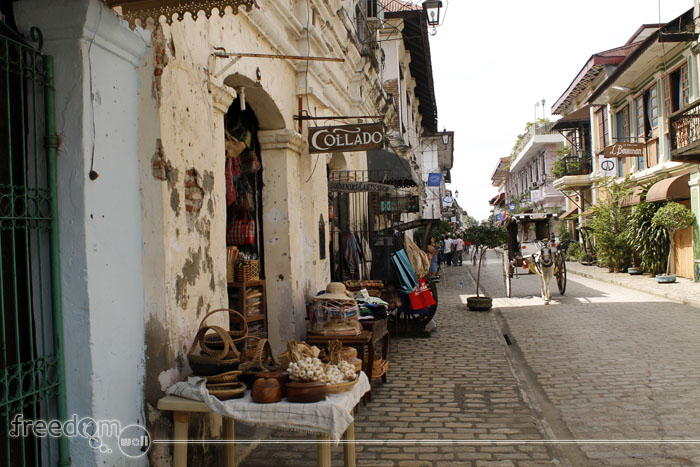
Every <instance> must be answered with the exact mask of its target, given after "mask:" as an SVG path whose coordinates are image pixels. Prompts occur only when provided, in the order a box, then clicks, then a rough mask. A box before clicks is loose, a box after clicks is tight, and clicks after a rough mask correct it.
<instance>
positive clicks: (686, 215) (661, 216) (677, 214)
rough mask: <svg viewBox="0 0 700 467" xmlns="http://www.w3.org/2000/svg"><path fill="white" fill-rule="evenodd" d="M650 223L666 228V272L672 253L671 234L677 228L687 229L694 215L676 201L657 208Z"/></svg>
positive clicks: (693, 220) (668, 268)
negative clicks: (667, 237) (667, 244)
mask: <svg viewBox="0 0 700 467" xmlns="http://www.w3.org/2000/svg"><path fill="white" fill-rule="evenodd" d="M651 223H652V225H654V226H656V227H661V228H663V229H665V230H666V232H667V233H668V236H669V242H668V243H669V247H668V249H669V252H668V262H667V263H666V274H669V273H670V272H671V254H672V253H673V234H674V233H676V231H677V230H680V229H687V228H688V227H690V226H691V225H693V223H695V215H694V214H693V213H692V212H690V210H689V209H688V208H686V207H685V206H683V205H682V204H678V203H673V202H671V203H668V204H667V205H666V206H664V207H662V208H659V210H658V211H656V214H654V218H653V219H652V220H651Z"/></svg>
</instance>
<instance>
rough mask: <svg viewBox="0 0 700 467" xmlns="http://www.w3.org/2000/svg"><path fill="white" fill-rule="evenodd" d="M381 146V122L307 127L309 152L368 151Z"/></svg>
mask: <svg viewBox="0 0 700 467" xmlns="http://www.w3.org/2000/svg"><path fill="white" fill-rule="evenodd" d="M383 146H384V127H383V125H382V124H381V123H367V124H358V125H341V126H317V127H311V128H309V154H313V153H319V152H343V151H348V152H352V151H369V150H372V149H381V148H382V147H383Z"/></svg>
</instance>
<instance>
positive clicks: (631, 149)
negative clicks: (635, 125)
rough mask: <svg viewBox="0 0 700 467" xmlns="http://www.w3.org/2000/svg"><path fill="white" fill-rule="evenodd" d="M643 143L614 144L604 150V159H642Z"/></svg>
mask: <svg viewBox="0 0 700 467" xmlns="http://www.w3.org/2000/svg"><path fill="white" fill-rule="evenodd" d="M643 155H644V143H614V144H611V145H610V146H607V147H606V148H605V157H642V156H643Z"/></svg>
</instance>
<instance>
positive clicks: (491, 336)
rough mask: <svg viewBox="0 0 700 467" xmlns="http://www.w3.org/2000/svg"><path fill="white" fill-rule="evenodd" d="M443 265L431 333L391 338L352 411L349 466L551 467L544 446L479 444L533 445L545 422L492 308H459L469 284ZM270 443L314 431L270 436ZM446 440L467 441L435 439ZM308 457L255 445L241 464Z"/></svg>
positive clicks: (303, 451)
mask: <svg viewBox="0 0 700 467" xmlns="http://www.w3.org/2000/svg"><path fill="white" fill-rule="evenodd" d="M446 269H447V271H446V273H445V274H444V280H443V282H442V283H441V284H440V285H439V301H440V305H439V308H438V313H437V315H436V322H437V326H438V327H437V330H435V331H434V332H433V334H432V335H431V336H430V337H429V338H399V339H395V338H394V336H392V341H391V345H390V353H389V360H390V362H391V366H390V368H389V372H388V380H387V382H386V383H384V384H381V383H380V384H378V385H376V386H375V387H374V390H373V392H372V402H370V403H368V404H367V405H363V406H361V410H360V413H359V414H357V416H356V438H357V440H358V444H357V464H358V465H361V466H362V465H364V466H451V465H460V466H491V465H494V466H495V465H498V466H535V465H542V466H544V465H557V464H558V462H557V461H555V460H554V459H555V456H556V453H555V452H554V451H553V449H552V448H551V447H550V446H548V445H547V444H541V443H540V444H520V445H514V444H504V445H497V444H494V443H489V442H488V440H501V441H507V440H512V439H521V440H523V439H524V440H533V441H537V440H540V441H541V440H542V439H544V438H543V435H542V433H543V432H544V430H545V427H543V426H542V425H541V424H540V423H539V421H538V418H537V415H536V413H534V412H533V410H532V409H531V408H530V406H529V404H528V403H527V402H526V401H525V400H524V399H523V394H522V392H521V390H520V387H519V385H518V381H517V380H516V378H515V377H514V375H513V372H512V370H511V366H510V363H509V361H508V359H507V358H506V354H505V351H504V343H503V338H502V336H501V335H500V334H499V333H498V331H497V329H496V327H495V326H494V322H493V320H492V317H491V314H490V313H473V312H469V311H466V309H465V305H464V303H465V299H466V296H467V295H471V291H472V290H473V289H474V284H473V283H472V282H471V278H470V276H469V275H468V274H467V268H466V266H464V267H462V268H460V267H454V268H446ZM460 280H461V281H462V282H463V283H464V289H463V290H462V289H460V286H459V281H460ZM470 289H471V290H470ZM272 439H286V440H289V439H292V440H304V439H313V437H311V438H309V437H308V436H305V435H303V434H298V433H290V432H275V433H274V434H273V437H272ZM447 440H462V441H471V442H476V444H457V443H455V444H444V443H445V442H446V441H447ZM363 441H367V442H375V443H376V442H381V441H384V442H386V443H385V444H363ZM392 442H393V443H392ZM441 443H442V444H441ZM332 452H333V464H334V465H342V462H343V461H342V446H337V447H334V448H333V450H332ZM315 463H316V446H314V445H307V444H289V443H283V444H266V445H262V446H259V447H258V448H256V449H255V450H254V451H253V453H252V454H251V455H250V456H249V457H248V458H247V459H246V460H245V461H244V463H243V464H242V465H244V466H268V465H269V466H278V467H282V466H304V465H308V466H313V465H315Z"/></svg>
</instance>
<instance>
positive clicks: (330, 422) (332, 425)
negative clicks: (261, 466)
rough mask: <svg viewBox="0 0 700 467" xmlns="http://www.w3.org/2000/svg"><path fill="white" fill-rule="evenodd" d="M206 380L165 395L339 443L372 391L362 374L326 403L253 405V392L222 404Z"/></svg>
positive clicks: (178, 386) (177, 386)
mask: <svg viewBox="0 0 700 467" xmlns="http://www.w3.org/2000/svg"><path fill="white" fill-rule="evenodd" d="M205 383H206V379H205V378H201V377H199V376H191V377H189V378H188V379H187V381H183V382H179V383H175V384H173V385H172V386H170V387H169V388H168V390H167V391H166V394H168V395H173V396H180V397H184V398H186V399H191V400H196V401H202V402H204V403H205V404H206V405H207V407H209V408H210V409H211V410H212V412H215V413H218V414H221V415H223V416H225V417H231V418H233V419H234V420H237V421H241V422H245V423H250V424H253V425H260V426H269V427H272V428H279V429H285V430H292V431H303V432H306V433H316V434H325V435H328V436H330V437H331V439H332V440H333V441H336V442H337V441H339V440H340V438H341V437H342V435H343V433H345V430H346V429H347V428H348V426H349V425H350V423H352V422H353V417H352V415H351V411H352V409H353V408H354V407H355V406H356V405H357V403H358V402H360V399H362V396H363V395H364V394H365V393H366V392H367V391H369V389H370V385H369V380H368V379H367V375H365V372H364V371H363V372H360V376H359V379H358V381H357V383H355V385H354V386H353V387H352V389H350V390H349V391H346V392H342V393H340V394H329V395H328V397H326V399H325V400H322V401H319V402H313V403H295V402H288V401H287V400H286V399H282V400H281V401H279V402H276V403H272V404H258V403H256V402H253V401H252V399H251V397H250V391H246V393H245V395H244V396H243V397H241V398H240V399H229V400H226V401H220V400H219V399H217V398H216V397H214V396H212V395H210V394H209V391H208V390H207V387H206V384H205Z"/></svg>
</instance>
